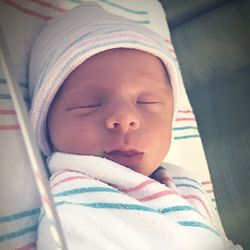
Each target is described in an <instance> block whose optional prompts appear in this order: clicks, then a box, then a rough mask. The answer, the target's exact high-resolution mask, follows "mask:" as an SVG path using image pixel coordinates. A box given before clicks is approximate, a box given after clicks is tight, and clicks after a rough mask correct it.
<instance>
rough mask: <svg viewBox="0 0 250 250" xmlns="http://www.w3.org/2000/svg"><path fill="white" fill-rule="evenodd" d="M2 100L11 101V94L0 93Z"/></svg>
mask: <svg viewBox="0 0 250 250" xmlns="http://www.w3.org/2000/svg"><path fill="white" fill-rule="evenodd" d="M0 99H3V100H9V99H11V97H10V95H9V94H2V93H0Z"/></svg>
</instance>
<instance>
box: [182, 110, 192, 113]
mask: <svg viewBox="0 0 250 250" xmlns="http://www.w3.org/2000/svg"><path fill="white" fill-rule="evenodd" d="M178 113H193V111H192V110H178Z"/></svg>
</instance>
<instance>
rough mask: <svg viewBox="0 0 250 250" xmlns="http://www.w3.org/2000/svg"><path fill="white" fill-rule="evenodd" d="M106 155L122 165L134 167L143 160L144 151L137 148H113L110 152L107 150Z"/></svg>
mask: <svg viewBox="0 0 250 250" xmlns="http://www.w3.org/2000/svg"><path fill="white" fill-rule="evenodd" d="M104 156H105V157H106V158H107V159H109V160H111V161H114V162H117V163H119V164H121V165H124V166H127V167H133V166H136V165H138V164H139V163H140V162H141V161H142V160H143V156H144V153H143V152H140V151H137V150H134V149H132V150H120V149H116V150H112V151H109V152H105V153H104Z"/></svg>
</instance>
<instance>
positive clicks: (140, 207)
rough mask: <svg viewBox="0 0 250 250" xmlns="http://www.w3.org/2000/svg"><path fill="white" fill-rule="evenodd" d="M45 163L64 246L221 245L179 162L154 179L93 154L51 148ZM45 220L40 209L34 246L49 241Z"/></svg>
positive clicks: (201, 193) (199, 189)
mask: <svg viewBox="0 0 250 250" xmlns="http://www.w3.org/2000/svg"><path fill="white" fill-rule="evenodd" d="M48 165H49V168H50V171H51V173H52V177H51V190H52V193H53V197H54V200H55V204H56V207H57V210H58V214H59V218H60V220H61V223H62V228H63V230H64V234H65V238H66V242H67V245H68V249H178V250H180V249H193V250H194V249H197V250H198V249H199V250H200V249H207V250H208V249H209V250H210V249H213V250H220V249H225V246H224V244H223V240H222V238H221V236H220V233H219V232H218V231H217V229H216V225H215V222H214V221H213V217H212V216H211V210H210V208H209V205H208V202H207V200H206V197H205V195H204V191H203V190H202V187H201V185H200V184H199V183H198V182H197V181H196V180H195V179H193V178H192V177H191V176H190V174H189V173H188V172H187V171H186V170H184V169H182V168H180V167H177V166H171V165H169V166H168V167H167V168H160V169H159V172H158V173H159V174H158V173H155V174H154V176H155V178H158V179H159V181H157V180H155V179H153V178H149V177H147V176H144V175H142V174H139V173H137V172H134V171H133V170H131V169H128V168H126V167H124V166H122V165H120V164H117V163H115V162H112V161H110V160H108V159H103V158H100V157H96V156H84V155H72V154H65V153H54V154H53V155H52V156H51V157H50V158H49V159H48ZM157 175H158V176H157ZM164 180H167V183H168V185H165V184H162V183H160V181H161V182H164ZM48 226H49V222H48V220H47V218H46V215H44V214H41V218H40V225H39V235H38V242H37V246H38V249H54V247H55V246H54V245H53V244H54V243H53V240H52V238H51V235H50V233H49V230H48Z"/></svg>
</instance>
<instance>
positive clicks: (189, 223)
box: [177, 221, 219, 236]
mask: <svg viewBox="0 0 250 250" xmlns="http://www.w3.org/2000/svg"><path fill="white" fill-rule="evenodd" d="M177 223H179V224H180V225H182V226H185V227H201V228H205V229H208V230H209V231H211V232H213V233H215V234H216V235H217V236H219V233H218V232H217V231H216V230H214V229H213V228H212V227H209V226H208V225H206V224H204V223H201V222H199V221H178V222H177Z"/></svg>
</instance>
